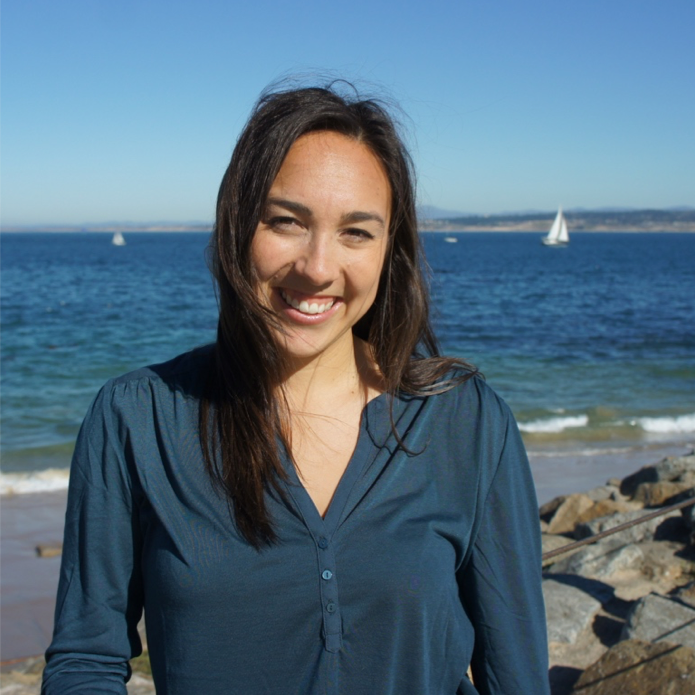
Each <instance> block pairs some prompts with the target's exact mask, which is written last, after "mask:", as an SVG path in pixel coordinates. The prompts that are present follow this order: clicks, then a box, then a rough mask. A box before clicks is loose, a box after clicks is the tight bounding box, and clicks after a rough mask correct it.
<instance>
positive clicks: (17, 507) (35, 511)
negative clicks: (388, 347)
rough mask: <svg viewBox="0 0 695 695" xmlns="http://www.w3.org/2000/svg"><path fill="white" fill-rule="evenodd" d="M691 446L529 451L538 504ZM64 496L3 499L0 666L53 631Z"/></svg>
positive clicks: (40, 644)
mask: <svg viewBox="0 0 695 695" xmlns="http://www.w3.org/2000/svg"><path fill="white" fill-rule="evenodd" d="M691 449H692V445H691V444H687V443H684V444H670V445H660V446H654V447H644V449H642V450H639V451H634V450H633V451H631V452H629V454H627V453H626V454H624V455H621V454H616V453H614V452H608V453H604V454H593V455H591V456H578V455H577V454H576V453H574V454H572V453H567V454H565V455H563V454H561V453H558V452H550V451H547V452H544V451H542V450H540V451H535V452H534V451H533V450H532V451H531V452H530V454H529V458H530V461H531V469H532V471H533V476H534V480H535V482H536V491H537V495H538V501H539V504H543V503H544V502H547V501H548V500H550V499H552V498H553V497H556V496H557V495H561V494H569V493H572V492H582V491H585V490H588V489H590V488H593V487H596V486H598V485H602V484H603V483H605V482H606V480H607V479H608V478H612V477H615V478H623V477H625V476H626V475H629V474H630V473H633V472H634V471H636V470H637V469H638V468H640V467H641V466H644V465H649V464H653V463H656V462H657V461H659V460H661V458H663V457H664V456H666V455H682V454H685V453H687V452H688V451H690V450H691ZM66 499H67V494H66V492H64V491H63V492H50V493H35V494H24V495H14V496H7V497H2V498H1V499H0V521H1V524H2V526H1V531H2V544H1V546H0V573H1V579H2V581H1V589H0V599H1V600H0V610H1V618H2V631H1V640H0V662H3V663H6V662H8V661H11V660H13V659H22V658H26V657H31V656H38V655H40V654H43V652H44V651H45V649H46V647H47V646H48V644H49V642H50V639H51V633H52V630H53V611H54V607H55V593H56V588H57V584H58V574H59V571H60V556H56V557H39V556H38V555H37V553H36V546H37V545H48V546H53V545H57V544H59V543H61V542H62V536H63V525H64V515H65V503H66Z"/></svg>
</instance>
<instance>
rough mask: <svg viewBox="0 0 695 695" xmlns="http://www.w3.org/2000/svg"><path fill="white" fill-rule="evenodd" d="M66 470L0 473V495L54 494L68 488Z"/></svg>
mask: <svg viewBox="0 0 695 695" xmlns="http://www.w3.org/2000/svg"><path fill="white" fill-rule="evenodd" d="M69 476H70V471H69V470H68V469H67V468H47V469H46V470H44V471H32V472H30V473H0V495H26V494H29V493H32V492H55V491H56V490H65V489H66V488H67V487H68V479H69Z"/></svg>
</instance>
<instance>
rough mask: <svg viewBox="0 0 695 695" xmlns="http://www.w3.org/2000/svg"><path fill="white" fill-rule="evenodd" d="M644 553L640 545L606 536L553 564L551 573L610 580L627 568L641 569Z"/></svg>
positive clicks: (550, 569)
mask: <svg viewBox="0 0 695 695" xmlns="http://www.w3.org/2000/svg"><path fill="white" fill-rule="evenodd" d="M643 562H644V555H643V554H642V551H641V550H640V548H639V546H637V545H634V544H629V545H624V544H623V543H622V542H621V541H620V540H619V539H615V538H606V539H604V540H602V541H598V542H596V543H594V544H593V545H587V546H585V547H584V548H580V549H579V550H578V551H577V552H576V553H574V554H572V555H570V556H569V557H566V558H564V559H562V560H560V561H559V562H556V563H555V564H553V565H552V566H551V567H550V568H549V569H548V571H549V572H550V573H551V574H578V575H579V576H581V577H590V578H592V579H602V580H604V581H605V580H608V579H610V577H611V575H613V574H615V573H616V572H619V571H622V570H626V569H640V568H641V566H642V563H643Z"/></svg>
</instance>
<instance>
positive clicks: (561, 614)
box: [543, 579, 601, 644]
mask: <svg viewBox="0 0 695 695" xmlns="http://www.w3.org/2000/svg"><path fill="white" fill-rule="evenodd" d="M543 598H544V600H545V613H546V620H547V624H548V641H549V642H564V643H566V644H574V643H575V642H576V641H577V639H578V638H579V637H580V636H581V634H582V633H583V632H584V631H585V630H586V629H587V628H588V627H589V626H590V625H591V623H592V622H593V619H594V616H595V615H596V613H598V611H599V610H600V609H601V603H600V602H599V601H597V600H596V599H595V598H593V597H592V596H589V594H587V593H585V592H583V591H582V590H581V589H578V588H576V587H574V586H570V585H568V584H563V583H562V582H559V581H555V580H554V579H544V580H543Z"/></svg>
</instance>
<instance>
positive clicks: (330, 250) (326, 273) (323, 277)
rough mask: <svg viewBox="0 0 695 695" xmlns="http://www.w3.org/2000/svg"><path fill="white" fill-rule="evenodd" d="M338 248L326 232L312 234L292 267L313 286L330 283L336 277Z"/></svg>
mask: <svg viewBox="0 0 695 695" xmlns="http://www.w3.org/2000/svg"><path fill="white" fill-rule="evenodd" d="M337 267H338V249H336V248H335V244H334V243H333V240H332V239H331V238H330V235H328V234H312V235H311V237H310V239H308V240H307V243H306V245H305V246H304V248H303V249H302V253H301V254H300V256H299V257H298V258H297V260H296V262H295V265H294V268H295V271H296V272H297V273H299V274H300V275H302V276H303V277H304V278H305V279H306V280H308V281H309V282H310V283H311V284H312V285H314V286H315V287H322V286H323V287H325V286H327V285H330V284H331V283H332V282H333V281H334V280H335V277H336V273H337Z"/></svg>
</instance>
